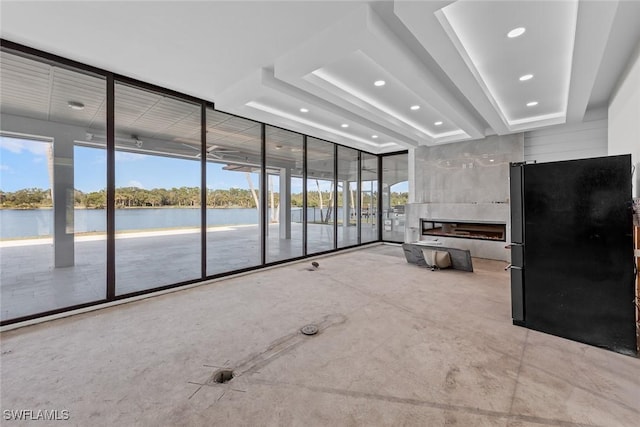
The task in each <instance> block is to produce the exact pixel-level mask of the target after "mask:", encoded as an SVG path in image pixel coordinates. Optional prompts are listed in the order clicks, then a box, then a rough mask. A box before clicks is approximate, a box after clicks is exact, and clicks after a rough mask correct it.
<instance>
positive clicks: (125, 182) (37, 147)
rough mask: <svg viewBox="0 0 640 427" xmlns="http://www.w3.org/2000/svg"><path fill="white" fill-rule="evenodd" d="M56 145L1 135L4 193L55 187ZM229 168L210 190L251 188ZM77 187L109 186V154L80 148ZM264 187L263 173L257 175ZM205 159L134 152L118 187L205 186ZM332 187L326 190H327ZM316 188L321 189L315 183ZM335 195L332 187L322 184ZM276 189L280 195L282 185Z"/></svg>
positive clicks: (121, 158) (298, 183)
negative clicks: (52, 161) (52, 156)
mask: <svg viewBox="0 0 640 427" xmlns="http://www.w3.org/2000/svg"><path fill="white" fill-rule="evenodd" d="M50 144H51V143H50V142H42V141H33V140H24V139H18V138H12V137H7V136H0V190H2V191H6V192H13V191H16V190H20V189H23V188H42V189H47V188H50V186H51V185H50V182H49V181H50V179H49V171H48V153H47V152H48V148H49V146H50ZM223 166H224V165H223V164H219V163H208V164H207V187H209V188H217V189H229V188H232V187H234V188H248V184H247V179H246V176H245V173H243V172H233V171H224V170H222V167H223ZM74 174H75V177H74V181H75V188H76V189H77V190H80V191H82V192H84V193H89V192H93V191H99V190H102V189H104V188H105V187H106V151H105V150H103V149H98V148H89V147H80V146H76V147H75V150H74ZM252 180H253V184H254V186H255V188H256V189H257V188H258V185H259V180H258V175H257V174H252ZM199 186H200V164H199V160H195V159H194V160H186V159H175V158H169V157H161V156H150V155H145V154H136V153H128V152H122V151H119V152H116V187H138V188H144V189H148V190H150V189H153V188H172V187H199ZM325 187H326V188H325ZM312 189H313V190H315V189H316V187H315V182H314V183H313V186H312ZM321 189H322V190H323V191H329V189H330V184H329V183H328V182H325V183H321ZM274 190H275V191H278V185H277V180H275V181H274ZM291 190H292V192H293V193H300V192H302V180H300V179H294V180H293V182H292V188H291ZM392 190H393V191H407V189H406V184H404V185H403V184H401V185H396V186H394V187H393V189H392Z"/></svg>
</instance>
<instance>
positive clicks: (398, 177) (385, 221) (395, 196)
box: [382, 153, 409, 242]
mask: <svg viewBox="0 0 640 427" xmlns="http://www.w3.org/2000/svg"><path fill="white" fill-rule="evenodd" d="M408 168H409V155H408V154H406V153H404V154H396V155H389V156H384V157H382V240H388V241H391V242H404V229H405V205H406V204H407V202H408V200H409V183H408V179H409V178H408V177H409V169H408Z"/></svg>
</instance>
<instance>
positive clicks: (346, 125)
mask: <svg viewBox="0 0 640 427" xmlns="http://www.w3.org/2000/svg"><path fill="white" fill-rule="evenodd" d="M340 127H343V128H348V127H349V125H348V124H346V123H343V124H341V125H340Z"/></svg>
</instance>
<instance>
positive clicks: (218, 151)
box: [182, 143, 239, 160]
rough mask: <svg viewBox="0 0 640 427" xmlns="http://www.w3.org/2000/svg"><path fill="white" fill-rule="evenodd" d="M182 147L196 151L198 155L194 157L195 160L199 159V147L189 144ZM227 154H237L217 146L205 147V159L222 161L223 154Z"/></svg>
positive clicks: (236, 151) (235, 151) (234, 151)
mask: <svg viewBox="0 0 640 427" xmlns="http://www.w3.org/2000/svg"><path fill="white" fill-rule="evenodd" d="M182 145H184V146H185V147H189V148H191V149H193V150H196V151H198V154H196V155H195V157H196V158H198V159H199V158H200V155H201V153H200V147H195V146H193V145H190V144H185V143H183V144H182ZM229 153H239V151H238V150H230V149H228V148H224V147H221V146H219V145H211V146H209V147H207V158H213V159H216V160H224V159H223V157H224V155H225V154H229Z"/></svg>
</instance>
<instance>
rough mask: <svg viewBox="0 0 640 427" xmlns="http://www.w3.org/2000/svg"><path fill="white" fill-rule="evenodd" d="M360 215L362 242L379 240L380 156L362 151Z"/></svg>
mask: <svg viewBox="0 0 640 427" xmlns="http://www.w3.org/2000/svg"><path fill="white" fill-rule="evenodd" d="M361 180H362V181H361V182H362V183H361V187H360V188H361V190H360V205H361V206H362V212H361V215H360V221H361V228H360V232H361V233H362V234H361V236H362V240H361V241H362V243H367V242H375V241H377V240H378V156H374V155H373V154H367V153H362V172H361Z"/></svg>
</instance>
